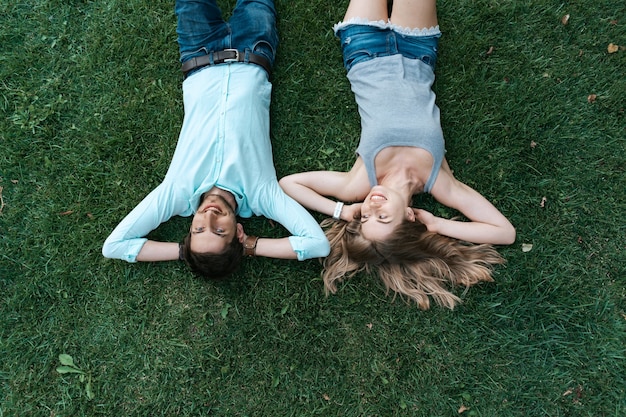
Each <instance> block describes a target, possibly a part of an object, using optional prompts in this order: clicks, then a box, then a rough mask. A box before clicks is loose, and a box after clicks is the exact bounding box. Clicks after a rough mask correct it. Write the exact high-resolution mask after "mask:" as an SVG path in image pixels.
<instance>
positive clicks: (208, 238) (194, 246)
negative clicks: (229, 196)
mask: <svg viewBox="0 0 626 417" xmlns="http://www.w3.org/2000/svg"><path fill="white" fill-rule="evenodd" d="M190 232H191V245H190V246H191V250H192V251H194V252H198V253H211V254H220V253H222V252H224V250H225V249H226V246H228V244H230V242H232V240H233V238H235V237H236V236H238V235H239V233H238V225H237V217H236V216H235V213H234V211H233V209H232V208H231V207H230V205H229V204H228V202H227V201H226V200H225V199H224V198H223V197H222V196H219V195H217V194H208V195H207V196H206V197H205V198H204V200H203V201H202V202H201V203H200V206H199V207H198V211H197V212H196V214H195V215H194V216H193V219H192V220H191V228H190Z"/></svg>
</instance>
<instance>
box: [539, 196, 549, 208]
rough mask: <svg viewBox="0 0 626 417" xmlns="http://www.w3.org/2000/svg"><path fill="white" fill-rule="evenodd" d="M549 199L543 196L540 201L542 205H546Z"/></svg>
mask: <svg viewBox="0 0 626 417" xmlns="http://www.w3.org/2000/svg"><path fill="white" fill-rule="evenodd" d="M547 202H548V199H547V198H546V197H541V202H540V203H539V206H540V207H545V206H546V203H547Z"/></svg>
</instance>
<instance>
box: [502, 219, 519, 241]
mask: <svg viewBox="0 0 626 417" xmlns="http://www.w3.org/2000/svg"><path fill="white" fill-rule="evenodd" d="M516 236H517V232H516V230H515V227H513V225H511V224H510V225H509V226H508V227H507V228H506V229H505V230H504V233H503V234H502V243H501V244H502V245H512V244H513V243H515V238H516Z"/></svg>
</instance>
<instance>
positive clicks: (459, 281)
mask: <svg viewBox="0 0 626 417" xmlns="http://www.w3.org/2000/svg"><path fill="white" fill-rule="evenodd" d="M322 226H323V227H325V228H327V229H326V236H327V237H328V240H329V241H330V247H331V250H330V254H329V255H328V257H326V258H325V259H324V261H323V265H324V271H323V273H322V276H323V278H324V287H325V291H326V294H328V293H333V294H334V293H336V292H337V283H338V282H341V281H342V280H343V279H344V278H350V277H352V276H353V275H354V274H356V273H357V272H359V271H363V270H365V271H366V272H371V271H374V270H377V271H378V275H379V277H380V278H381V279H382V281H383V283H384V284H385V288H386V290H387V292H389V290H392V291H394V292H395V293H396V294H400V296H401V297H403V298H405V299H408V300H409V301H410V300H413V301H415V302H416V303H417V305H418V306H419V308H420V309H422V310H427V309H428V308H430V300H429V297H432V298H433V299H434V300H435V302H436V303H437V304H439V305H441V306H444V307H447V308H449V309H454V307H455V306H456V305H457V304H458V303H459V302H460V301H461V300H460V298H459V297H457V296H456V295H454V294H453V293H452V292H450V289H451V288H453V287H455V286H464V287H465V288H466V289H467V288H468V287H470V286H472V285H474V284H476V283H478V282H481V281H493V278H492V277H491V273H492V270H493V265H496V264H503V263H504V262H505V260H504V258H502V256H501V255H500V254H499V253H498V252H497V251H496V250H495V249H494V248H493V246H491V245H486V244H482V245H473V244H468V243H465V242H461V241H459V240H456V239H452V238H449V237H446V236H442V235H439V234H437V233H433V232H429V231H428V230H427V229H426V226H424V225H423V224H421V223H419V222H409V221H405V222H404V223H402V224H401V225H400V226H398V227H397V228H396V230H395V231H394V233H393V235H392V237H391V238H390V239H388V240H385V241H382V242H376V241H370V240H367V239H365V238H364V237H363V236H362V235H361V222H360V221H359V220H353V221H351V222H345V221H334V220H333V219H327V220H324V221H323V222H322Z"/></svg>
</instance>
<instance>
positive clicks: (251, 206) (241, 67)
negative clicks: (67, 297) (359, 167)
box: [102, 0, 329, 278]
mask: <svg viewBox="0 0 626 417" xmlns="http://www.w3.org/2000/svg"><path fill="white" fill-rule="evenodd" d="M176 15H177V17H178V27H177V33H178V43H179V48H180V56H181V58H180V60H181V62H182V70H183V72H184V74H185V80H184V82H183V100H184V107H185V117H184V120H183V125H182V129H181V132H180V136H179V139H178V144H177V146H176V150H175V151H174V156H173V158H172V162H171V164H170V167H169V169H168V171H167V173H166V175H165V179H164V180H163V182H162V183H161V184H160V185H159V186H157V187H156V188H155V189H154V190H153V191H152V192H151V193H150V194H148V196H147V197H145V198H144V199H143V201H141V202H140V203H139V205H137V206H136V207H135V208H134V209H133V210H132V211H131V212H130V213H129V214H128V215H127V216H126V217H125V218H124V220H122V222H121V223H120V224H119V225H118V226H117V227H116V228H115V230H113V232H112V233H111V235H110V236H109V237H108V238H107V239H106V241H105V242H104V246H103V249H102V253H103V254H104V256H106V257H108V258H117V259H122V260H125V261H128V262H136V261H166V260H177V259H181V260H184V261H185V262H186V263H187V264H188V265H189V267H190V268H191V270H192V271H193V272H194V273H196V274H197V275H201V276H205V277H209V278H222V277H224V276H227V275H229V274H230V273H232V272H233V271H234V270H236V269H237V267H238V266H239V264H240V262H241V259H242V257H243V256H244V255H248V256H253V255H256V256H266V257H272V258H284V259H299V260H304V259H310V258H317V257H324V256H326V255H328V253H329V243H328V240H327V239H326V237H325V235H324V233H323V231H322V229H321V228H320V226H319V225H318V224H317V222H316V221H315V219H313V217H312V216H311V215H310V214H309V213H308V212H307V211H306V210H305V209H304V208H303V207H302V206H300V205H299V204H298V203H297V202H296V201H295V200H293V199H292V198H291V197H289V196H287V194H285V193H284V192H283V190H282V189H281V188H280V186H279V184H278V179H277V177H276V170H275V168H274V164H273V159H272V146H271V142H270V136H269V106H270V96H271V91H272V85H271V83H270V81H269V76H270V70H271V68H272V65H273V63H274V58H275V55H276V48H277V46H278V34H277V30H276V10H275V7H274V3H273V1H272V0H257V1H252V0H239V1H238V2H237V5H236V6H235V9H234V11H233V14H232V17H231V18H230V20H229V21H228V22H225V21H224V20H223V19H222V14H221V11H220V9H219V7H218V6H217V4H216V1H215V0H205V1H203V2H202V1H188V0H178V1H177V2H176ZM175 215H179V216H192V215H193V220H192V223H191V228H190V230H189V233H188V234H187V236H186V237H185V238H184V240H183V242H181V243H176V242H157V241H153V240H148V239H147V238H146V236H147V235H148V233H150V232H151V231H152V230H154V229H156V228H157V227H158V226H159V225H160V224H161V223H163V222H165V221H167V220H169V219H170V218H171V217H172V216H175ZM252 215H258V216H265V217H267V218H269V219H273V220H275V221H277V222H279V223H280V224H282V225H283V226H284V227H285V228H286V229H287V230H288V231H289V232H290V233H291V234H292V236H289V237H285V238H279V239H259V238H257V237H255V236H248V235H246V233H245V232H244V229H243V226H242V225H241V224H240V223H238V222H237V216H240V217H244V218H245V217H251V216H252Z"/></svg>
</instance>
